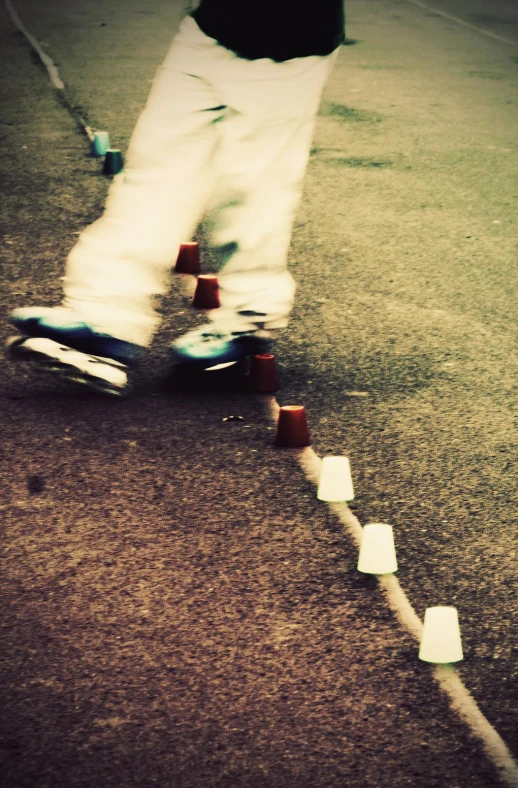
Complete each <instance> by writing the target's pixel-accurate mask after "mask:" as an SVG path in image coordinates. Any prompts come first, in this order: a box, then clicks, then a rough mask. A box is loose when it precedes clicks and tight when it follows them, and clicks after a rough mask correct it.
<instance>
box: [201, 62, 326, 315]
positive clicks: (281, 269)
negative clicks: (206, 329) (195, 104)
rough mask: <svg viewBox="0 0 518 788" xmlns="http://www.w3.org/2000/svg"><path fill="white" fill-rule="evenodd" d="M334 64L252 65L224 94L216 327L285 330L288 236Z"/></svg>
mask: <svg viewBox="0 0 518 788" xmlns="http://www.w3.org/2000/svg"><path fill="white" fill-rule="evenodd" d="M334 59H335V55H332V56H330V57H328V58H317V57H315V58H304V59H302V58H301V59H299V60H297V61H295V60H294V61H288V62H286V63H273V62H272V61H257V62H254V61H252V62H247V63H245V64H244V66H243V67H242V68H240V71H239V74H238V75H234V80H233V82H232V83H231V87H230V88H229V90H228V95H227V96H226V102H227V103H228V104H229V107H231V108H233V113H232V114H231V116H230V117H229V118H228V120H225V122H224V123H223V124H222V126H221V133H222V145H221V147H220V149H219V150H218V153H217V154H216V162H215V166H216V169H217V172H218V174H219V182H218V187H217V189H216V192H217V194H218V203H217V204H216V205H215V206H214V208H213V210H212V211H211V213H210V215H209V218H208V228H209V233H210V236H211V244H212V246H213V248H214V251H215V253H216V256H217V258H219V261H220V273H219V284H220V291H221V304H222V306H221V308H220V309H218V310H214V312H212V313H210V315H209V317H210V319H211V320H212V321H214V322H215V323H216V324H219V325H227V326H229V327H238V326H239V325H243V326H245V325H246V324H247V323H248V324H250V323H251V324H255V325H256V326H257V327H260V328H278V327H282V326H285V325H287V322H288V315H289V313H290V311H291V308H292V306H293V299H294V294H295V283H294V280H293V277H292V276H291V274H290V273H289V271H288V269H287V256H288V250H289V246H290V240H291V231H292V226H293V221H294V218H295V214H296V211H297V208H298V205H299V201H300V197H301V194H302V188H303V178H304V174H305V170H306V166H307V161H308V158H309V151H310V146H311V140H312V136H313V130H314V124H315V117H316V112H317V109H318V104H319V101H320V96H321V92H322V89H323V86H324V84H325V81H326V79H327V76H328V74H329V71H330V70H331V67H332V64H333V63H334ZM254 67H255V68H254ZM236 77H237V78H236Z"/></svg>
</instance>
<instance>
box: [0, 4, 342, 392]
mask: <svg viewBox="0 0 518 788" xmlns="http://www.w3.org/2000/svg"><path fill="white" fill-rule="evenodd" d="M344 40H345V13H344V4H343V0H320V2H319V3H318V4H317V5H315V6H313V5H312V4H311V5H310V4H309V3H300V2H299V0H261V2H260V3H259V2H255V3H244V2H243V0H201V2H200V3H199V5H198V6H197V8H195V9H189V10H186V14H185V16H184V18H183V19H182V21H181V24H180V27H179V30H178V33H177V34H176V35H175V37H174V38H173V41H172V44H171V47H170V49H169V51H168V53H167V55H166V58H165V60H164V62H163V64H162V65H161V67H160V68H159V69H158V71H157V73H156V75H155V79H154V81H153V84H152V88H151V91H150V94H149V97H148V100H147V102H146V105H145V108H144V110H143V111H142V113H141V115H140V117H139V119H138V121H137V124H136V127H135V129H134V132H133V134H132V137H131V140H130V144H129V148H128V151H127V154H126V163H125V167H124V169H123V171H122V172H121V173H119V174H118V175H116V176H115V177H114V179H113V182H112V184H111V186H110V189H109V191H108V196H107V200H106V203H105V208H104V212H103V214H102V216H101V217H100V218H99V219H98V220H97V221H95V222H94V223H93V224H91V225H90V226H88V227H87V228H85V229H84V230H83V232H82V233H81V235H80V237H79V239H78V242H77V244H76V245H75V247H74V248H73V249H72V250H71V252H70V254H69V256H68V259H67V262H66V269H65V277H64V283H63V291H64V297H63V301H62V303H61V305H60V306H57V307H46V308H44V307H21V308H18V309H15V310H14V311H13V312H12V313H11V315H10V320H11V322H12V323H13V324H14V325H15V326H16V328H17V329H18V331H19V332H20V334H21V337H18V338H17V339H16V340H14V341H13V342H12V344H11V348H10V352H11V357H12V358H16V359H20V360H29V361H34V362H36V363H37V364H38V365H39V366H41V367H43V368H47V369H50V370H51V371H54V372H58V373H59V374H62V375H64V376H65V377H67V376H68V377H70V378H72V379H74V380H78V381H79V382H83V383H87V384H89V385H92V386H93V387H100V388H101V389H106V390H107V391H109V392H110V393H120V392H122V391H123V390H124V388H125V386H126V385H127V374H126V373H127V371H128V369H129V368H130V367H131V366H133V365H134V364H136V363H137V362H138V360H139V358H141V356H142V353H143V352H144V351H145V349H146V348H147V347H148V346H149V345H150V343H151V340H152V337H153V335H154V333H155V331H156V329H157V327H158V325H159V323H160V317H159V315H158V314H157V312H156V311H155V308H154V306H155V304H154V301H155V297H156V296H157V295H160V294H163V293H165V292H167V289H168V287H169V282H170V272H171V268H172V266H173V265H174V262H175V260H176V257H177V253H178V249H179V247H180V244H181V243H182V242H184V241H185V240H187V239H189V238H191V237H192V236H193V234H194V233H195V231H196V228H197V227H198V225H199V223H200V221H201V220H202V219H203V220H204V224H205V227H206V228H207V234H208V242H209V244H210V247H211V250H212V254H211V257H212V258H213V259H214V260H215V261H216V264H217V272H218V281H219V288H220V302H221V306H220V307H219V308H218V309H214V310H211V311H208V313H207V318H208V322H207V323H206V324H205V325H203V326H201V327H200V328H197V329H195V330H193V331H189V332H187V333H186V334H184V335H183V336H180V337H179V338H178V339H177V340H176V341H175V342H174V343H173V345H172V348H171V350H172V356H173V359H175V360H176V361H179V362H180V363H187V364H189V363H192V364H196V365H200V366H201V367H202V368H208V367H212V366H215V365H218V364H221V363H230V362H233V361H239V360H241V359H243V358H245V357H246V356H249V355H251V354H253V353H256V352H261V351H262V350H264V347H265V345H264V342H265V341H268V340H271V339H272V338H274V336H275V333H276V330H277V329H279V328H283V327H285V326H287V324H288V317H289V314H290V311H291V309H292V307H293V302H294V295H295V282H294V279H293V277H292V275H291V274H290V272H289V271H288V267H287V257H288V250H289V246H290V242H291V232H292V225H293V221H294V217H295V213H296V210H297V207H298V205H299V201H300V198H301V194H302V188H303V179H304V174H305V170H306V167H307V162H308V159H309V153H310V146H311V141H312V137H313V131H314V126H315V119H316V116H317V111H318V107H319V104H320V99H321V94H322V90H323V87H324V85H325V83H326V80H327V78H328V76H329V73H330V71H331V69H332V67H333V64H334V62H335V60H336V56H337V53H338V51H339V48H340V46H341V44H342V43H343V42H344Z"/></svg>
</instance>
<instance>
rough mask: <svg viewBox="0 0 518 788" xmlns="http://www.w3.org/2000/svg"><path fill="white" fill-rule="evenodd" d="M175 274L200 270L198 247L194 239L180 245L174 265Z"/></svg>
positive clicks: (195, 272) (196, 272)
mask: <svg viewBox="0 0 518 788" xmlns="http://www.w3.org/2000/svg"><path fill="white" fill-rule="evenodd" d="M174 270H175V273H176V274H194V275H195V276H196V275H197V274H199V273H200V271H201V261H200V247H199V245H198V243H197V242H196V241H188V242H186V243H183V244H181V245H180V250H179V252H178V257H177V259H176V265H175V267H174Z"/></svg>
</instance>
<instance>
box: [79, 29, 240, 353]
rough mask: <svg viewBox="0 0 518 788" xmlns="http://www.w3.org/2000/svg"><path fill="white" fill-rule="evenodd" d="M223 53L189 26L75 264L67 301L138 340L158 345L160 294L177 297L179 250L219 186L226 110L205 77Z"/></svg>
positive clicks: (104, 326)
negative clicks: (215, 173)
mask: <svg viewBox="0 0 518 788" xmlns="http://www.w3.org/2000/svg"><path fill="white" fill-rule="evenodd" d="M217 49H218V47H217V45H216V44H215V42H213V41H212V39H208V38H207V37H204V36H203V34H201V32H200V31H199V30H198V28H197V27H196V26H195V24H194V22H193V20H191V19H189V18H187V19H186V20H184V23H182V27H181V28H180V33H179V34H178V36H177V37H176V38H175V39H174V41H173V43H172V46H171V49H170V51H169V53H168V55H167V57H166V59H165V61H164V63H163V65H162V66H161V67H160V69H159V70H158V72H157V75H156V77H155V81H154V83H153V87H152V90H151V93H150V96H149V99H148V101H147V104H146V107H145V109H144V111H143V112H142V114H141V116H140V118H139V120H138V123H137V125H136V128H135V131H134V133H133V136H132V139H131V142H130V146H129V150H128V154H127V160H126V165H125V168H124V170H123V172H122V173H120V174H119V175H117V176H116V177H115V178H114V181H113V183H112V186H111V188H110V191H109V194H108V199H107V202H106V206H105V210H104V213H103V215H102V216H101V218H100V219H98V220H97V221H96V222H94V223H93V224H92V225H90V226H89V227H88V228H86V229H85V230H84V232H83V233H82V234H81V236H80V238H79V241H78V243H77V245H76V246H75V247H74V249H73V250H72V251H71V253H70V255H69V258H68V261H67V266H66V276H65V281H64V292H65V304H66V305H67V306H71V307H73V308H74V309H76V310H77V311H78V312H79V313H80V314H81V316H82V318H83V319H84V320H85V321H86V322H88V323H91V324H92V325H94V326H95V327H97V328H98V329H99V330H102V331H104V332H106V333H108V334H112V335H114V336H116V337H119V338H121V339H125V340H127V341H129V342H135V343H137V344H141V345H147V344H149V342H150V341H151V337H152V335H153V333H154V331H155V329H156V327H157V325H158V323H159V316H158V315H157V314H156V312H155V311H154V308H153V297H154V296H155V295H157V294H159V293H163V292H165V291H166V290H167V288H168V282H169V274H170V269H171V266H172V265H173V264H174V262H175V259H176V256H177V252H178V248H179V245H180V243H181V242H182V241H185V240H188V239H190V238H191V236H192V234H193V232H194V230H195V228H196V225H197V223H198V221H199V219H200V217H201V215H202V213H203V210H204V208H205V205H206V201H207V197H208V194H209V193H210V191H211V188H212V185H213V184H212V164H211V162H212V159H213V156H214V153H215V151H216V149H217V146H218V132H217V124H216V121H217V120H219V119H220V118H221V116H222V112H223V110H224V107H222V101H221V97H220V96H218V95H217V93H216V91H215V90H214V88H213V87H212V86H211V84H210V83H209V81H208V80H206V79H204V78H203V77H201V76H199V73H200V71H202V70H203V66H204V64H206V63H209V64H210V61H211V58H213V57H214V56H215V55H216V56H217ZM208 70H210V68H209V69H208Z"/></svg>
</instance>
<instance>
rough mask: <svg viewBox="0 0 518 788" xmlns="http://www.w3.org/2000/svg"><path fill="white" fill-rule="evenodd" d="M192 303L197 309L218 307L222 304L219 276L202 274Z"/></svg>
mask: <svg viewBox="0 0 518 788" xmlns="http://www.w3.org/2000/svg"><path fill="white" fill-rule="evenodd" d="M192 305H193V306H194V307H196V309H217V308H218V307H219V306H221V304H220V300H219V286H218V277H217V276H215V275H214V274H200V275H199V277H198V279H197V282H196V290H195V291H194V298H193V300H192Z"/></svg>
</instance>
